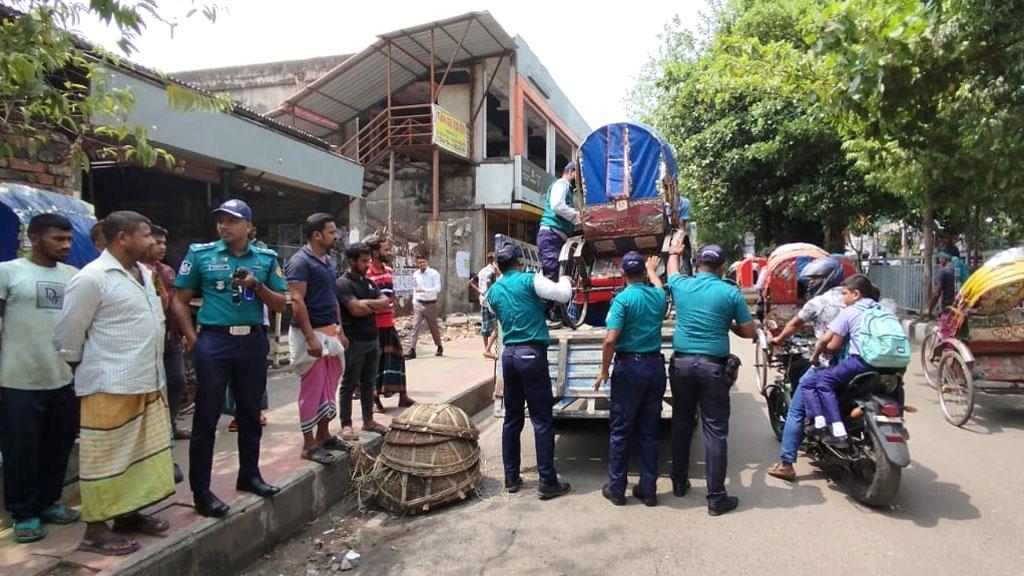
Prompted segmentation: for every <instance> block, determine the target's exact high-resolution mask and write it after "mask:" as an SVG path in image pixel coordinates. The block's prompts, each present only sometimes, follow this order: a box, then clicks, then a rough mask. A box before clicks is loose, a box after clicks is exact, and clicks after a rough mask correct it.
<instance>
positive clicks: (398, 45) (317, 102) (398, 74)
mask: <svg viewBox="0 0 1024 576" xmlns="http://www.w3.org/2000/svg"><path fill="white" fill-rule="evenodd" d="M431 30H433V33H434V56H435V60H434V67H435V71H436V72H437V73H443V72H444V70H445V67H446V66H447V64H448V62H449V61H451V60H453V59H454V61H455V64H460V63H464V62H470V61H475V60H480V59H483V58H489V57H491V56H496V55H498V54H503V53H506V52H510V51H513V50H515V42H514V41H513V39H512V37H511V36H509V35H508V32H506V31H505V29H504V28H502V27H501V24H498V21H497V20H495V19H494V17H493V16H491V14H490V12H487V11H484V12H468V13H466V14H463V15H461V16H455V17H454V18H448V19H446V20H438V21H435V22H430V23H428V24H423V25H421V26H416V27H413V28H406V29H404V30H396V31H395V32H390V33H387V34H381V35H380V36H378V40H377V41H376V42H374V43H373V44H371V45H370V46H369V47H367V48H366V49H365V50H363V51H362V52H360V53H358V54H356V55H354V56H352V57H351V58H349V59H348V60H346V61H345V62H343V63H342V64H340V65H339V66H338V67H336V68H334V69H333V70H331V71H330V72H328V73H327V74H324V75H323V77H321V78H320V79H318V80H317V81H316V82H313V83H312V84H310V85H309V86H307V87H306V88H304V89H303V90H301V91H300V92H298V93H296V94H295V95H294V96H291V97H289V98H288V99H287V100H285V102H284V104H282V105H281V107H280V108H278V109H277V110H275V111H273V112H271V113H270V114H269V115H270V116H273V117H276V118H282V119H284V118H287V119H288V120H293V118H294V120H293V125H294V126H295V127H297V128H299V129H301V130H303V131H306V132H309V133H311V134H314V135H316V136H321V137H323V136H325V135H327V134H328V133H330V132H332V131H333V129H332V128H329V127H327V126H324V125H322V124H320V123H317V122H315V121H312V120H310V119H309V118H302V116H301V113H299V114H296V113H293V110H292V108H300V109H302V110H305V111H307V112H310V113H312V114H313V115H315V116H320V117H322V118H325V119H329V120H330V121H332V122H335V123H338V124H344V123H345V122H347V121H349V120H351V119H352V118H355V117H356V116H357V115H358V114H359V113H360V112H362V111H363V110H366V109H368V108H370V107H371V106H373V105H374V104H376V103H377V102H378V101H379V100H380V99H381V98H382V97H383V96H385V95H386V94H387V76H386V72H385V70H386V69H387V61H388V53H387V44H388V42H391V43H393V45H394V48H393V49H392V51H391V59H392V60H393V61H394V65H393V66H392V69H391V78H392V80H391V85H392V90H399V89H401V88H403V87H405V86H408V85H409V84H412V83H413V82H415V81H416V80H417V79H419V78H422V77H425V76H426V77H429V75H430V35H431ZM460 41H461V42H462V49H461V50H458V48H459V42H460ZM456 52H457V54H456Z"/></svg>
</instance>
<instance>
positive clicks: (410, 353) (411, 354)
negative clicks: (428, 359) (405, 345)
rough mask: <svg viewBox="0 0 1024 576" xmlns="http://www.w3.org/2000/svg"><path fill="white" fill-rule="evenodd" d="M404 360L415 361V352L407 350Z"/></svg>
mask: <svg viewBox="0 0 1024 576" xmlns="http://www.w3.org/2000/svg"><path fill="white" fill-rule="evenodd" d="M405 359H406V360H415V359H416V351H415V350H409V351H408V352H406V353H405Z"/></svg>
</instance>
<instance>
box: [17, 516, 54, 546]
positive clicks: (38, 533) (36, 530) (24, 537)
mask: <svg viewBox="0 0 1024 576" xmlns="http://www.w3.org/2000/svg"><path fill="white" fill-rule="evenodd" d="M43 538H46V531H45V530H43V522H42V521H41V520H40V519H39V518H29V519H28V520H19V521H18V522H15V523H14V540H15V542H20V543H21V544H28V543H30V542H39V541H40V540H42V539H43Z"/></svg>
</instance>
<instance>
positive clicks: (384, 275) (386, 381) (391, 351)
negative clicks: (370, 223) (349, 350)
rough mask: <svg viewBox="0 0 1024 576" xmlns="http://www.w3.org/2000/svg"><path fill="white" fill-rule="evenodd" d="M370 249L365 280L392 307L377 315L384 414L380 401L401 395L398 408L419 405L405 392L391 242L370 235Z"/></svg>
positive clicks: (377, 392)
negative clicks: (375, 287) (370, 259)
mask: <svg viewBox="0 0 1024 576" xmlns="http://www.w3.org/2000/svg"><path fill="white" fill-rule="evenodd" d="M363 242H364V243H365V244H366V247H367V248H369V249H370V258H372V260H373V261H372V262H371V263H370V269H369V270H367V271H366V277H367V278H369V279H370V282H373V283H374V284H376V285H377V288H378V289H379V290H380V293H381V294H383V295H384V296H387V297H388V299H389V300H391V307H390V308H388V309H387V310H384V311H379V312H377V314H376V315H375V320H376V321H377V337H378V340H379V341H380V359H379V360H378V361H377V383H376V387H375V388H374V390H373V404H374V409H375V410H376V411H378V412H382V413H383V412H384V404H383V403H381V401H380V399H381V397H382V396H383V397H384V398H390V397H391V396H393V395H395V394H398V406H399V407H402V408H404V407H407V406H412V405H413V404H415V403H416V401H415V400H413V399H412V398H410V397H409V394H408V393H406V390H405V385H406V380H405V356H404V355H403V353H402V340H401V339H400V338H399V337H398V331H397V330H395V277H394V270H393V269H392V268H391V266H389V265H388V264H389V263H390V262H391V243H390V242H388V241H387V239H384V238H380V237H379V236H368V237H367V238H366V240H364V241H363Z"/></svg>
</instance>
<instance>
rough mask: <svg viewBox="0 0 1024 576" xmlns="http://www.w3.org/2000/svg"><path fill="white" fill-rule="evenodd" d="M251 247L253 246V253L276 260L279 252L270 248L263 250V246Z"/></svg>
mask: <svg viewBox="0 0 1024 576" xmlns="http://www.w3.org/2000/svg"><path fill="white" fill-rule="evenodd" d="M251 246H252V250H253V252H256V253H257V254H263V255H266V256H270V257H272V258H274V259H276V258H277V251H275V250H271V249H270V248H263V247H262V246H257V245H255V244H251Z"/></svg>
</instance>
